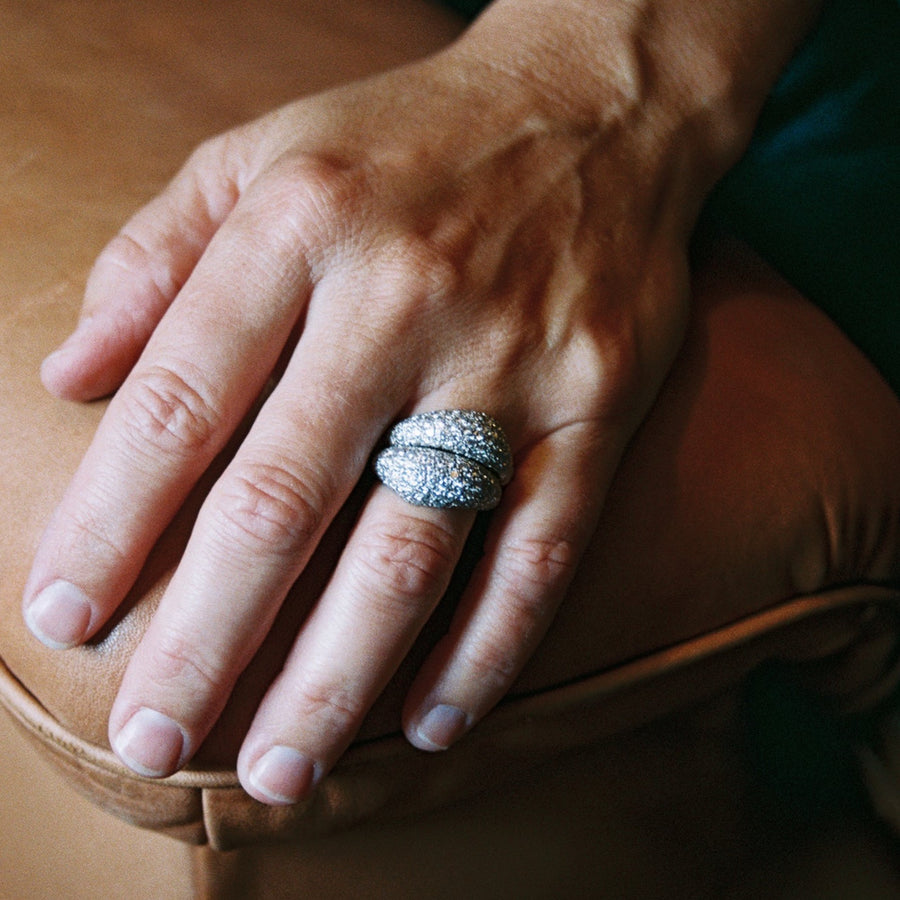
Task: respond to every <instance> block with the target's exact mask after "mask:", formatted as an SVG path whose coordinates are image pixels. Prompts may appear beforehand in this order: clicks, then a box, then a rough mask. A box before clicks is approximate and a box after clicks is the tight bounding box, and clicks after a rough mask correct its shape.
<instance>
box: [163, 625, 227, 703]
mask: <svg viewBox="0 0 900 900" xmlns="http://www.w3.org/2000/svg"><path fill="white" fill-rule="evenodd" d="M205 646H209V642H204V641H199V640H192V639H190V638H189V637H186V636H185V635H183V634H180V633H177V632H173V631H168V632H166V633H165V634H164V636H163V637H162V638H161V639H160V640H159V641H158V642H157V643H156V644H155V645H154V646H153V648H152V650H151V653H150V660H149V663H150V668H149V671H150V678H151V679H152V680H153V681H154V683H155V684H157V686H159V687H161V688H165V689H167V690H169V689H171V688H172V687H173V686H177V688H178V690H179V691H183V692H185V693H189V694H190V695H192V696H198V697H200V696H203V697H208V696H212V695H214V694H215V693H216V692H217V691H218V690H220V689H221V687H222V684H223V681H224V674H225V670H224V664H223V661H222V660H217V659H215V658H213V657H212V656H211V655H209V654H208V653H204V652H203V649H202V648H203V647H205Z"/></svg>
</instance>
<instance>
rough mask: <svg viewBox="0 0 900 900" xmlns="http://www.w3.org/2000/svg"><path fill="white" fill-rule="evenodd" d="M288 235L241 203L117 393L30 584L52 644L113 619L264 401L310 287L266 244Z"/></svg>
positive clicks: (31, 600) (298, 268)
mask: <svg viewBox="0 0 900 900" xmlns="http://www.w3.org/2000/svg"><path fill="white" fill-rule="evenodd" d="M279 228H280V229H281V232H278V229H279ZM284 230H285V226H283V224H282V223H281V222H279V221H277V219H276V220H275V221H273V216H272V214H271V213H270V212H269V211H268V210H267V209H266V207H265V205H264V204H261V203H259V202H249V203H247V204H245V205H244V206H243V207H242V208H239V209H236V210H235V213H234V214H233V216H232V217H231V218H230V219H229V220H228V222H227V223H226V224H225V225H223V226H222V228H221V229H220V230H219V232H218V233H217V235H216V237H215V238H214V240H213V242H212V243H211V245H210V248H209V251H208V253H207V254H206V255H204V257H203V259H202V260H201V262H200V263H199V264H198V265H197V267H196V269H195V271H194V273H193V275H192V276H191V278H190V279H189V281H188V284H187V285H185V287H184V289H183V290H182V291H181V293H180V295H179V297H178V298H177V300H176V301H175V302H174V303H173V304H172V305H171V307H170V309H169V311H168V313H167V314H166V316H165V317H164V318H163V320H162V321H161V322H160V325H159V327H158V328H157V330H156V332H155V333H154V335H153V337H152V339H151V341H150V343H149V344H148V346H147V349H146V352H145V353H144V355H143V356H142V358H141V360H140V361H139V363H138V364H137V366H136V367H135V368H134V370H133V371H132V373H131V375H130V376H129V378H128V379H127V381H126V382H125V384H124V385H123V387H122V388H121V389H120V390H119V392H118V393H117V394H116V396H115V397H114V398H113V400H112V401H111V403H110V405H109V408H108V410H107V412H106V414H105V416H104V419H103V421H102V423H101V425H100V427H99V429H98V432H97V434H96V436H95V439H94V441H93V442H92V444H91V446H90V448H89V450H88V452H87V454H86V455H85V457H84V460H83V461H82V464H81V466H80V467H79V469H78V471H77V473H76V475H75V476H74V478H73V480H72V482H71V484H70V486H69V489H68V490H67V492H66V494H65V496H64V497H63V499H62V501H61V503H60V505H59V507H58V508H57V510H56V512H55V513H54V515H53V517H52V520H51V522H50V524H49V526H48V528H47V530H46V532H45V534H44V536H43V538H42V540H41V542H40V545H39V547H38V550H37V553H36V557H35V561H34V564H33V568H32V573H31V576H30V578H29V581H28V583H27V585H26V589H25V596H24V601H23V602H24V609H25V617H26V621H27V622H28V624H29V626H30V627H31V629H32V631H33V632H34V633H35V634H36V635H37V636H38V637H39V638H40V639H41V640H43V641H44V642H45V643H46V644H48V645H49V646H51V647H65V646H72V645H73V644H76V643H80V642H81V641H83V640H85V639H86V638H87V637H89V636H90V635H92V634H93V633H94V632H95V631H96V630H97V629H98V628H99V627H100V626H101V625H102V624H103V623H104V622H105V621H106V620H107V619H108V617H109V616H110V614H111V613H112V611H113V610H114V609H115V607H116V606H117V604H118V603H119V602H120V601H121V599H122V598H123V596H124V595H125V593H126V592H127V590H128V589H129V587H130V586H131V584H132V583H133V581H134V579H135V578H136V576H137V573H138V572H139V570H140V567H141V566H142V564H143V561H144V559H145V558H146V556H147V554H148V553H149V551H150V548H151V547H152V545H153V543H154V541H155V540H156V538H157V537H158V535H159V534H160V533H161V531H162V529H163V528H164V527H165V525H166V524H167V523H168V522H169V521H170V519H171V518H172V516H173V515H174V513H175V512H176V511H177V509H178V507H179V506H180V505H181V503H182V502H183V500H184V498H185V497H186V495H187V493H188V491H189V490H190V489H191V488H192V487H193V485H194V484H195V483H196V481H197V479H198V478H199V476H200V475H201V474H202V473H203V472H204V471H205V469H206V468H207V467H208V465H209V464H210V462H211V461H212V459H213V458H214V457H215V455H216V454H217V453H218V452H219V451H220V450H221V449H222V447H223V446H224V444H225V442H226V441H227V440H228V438H229V436H230V435H231V434H232V433H233V431H234V430H235V428H236V427H237V426H238V424H239V423H240V421H241V420H242V418H243V417H244V416H245V415H246V413H247V411H248V409H249V408H250V406H251V405H252V403H253V402H254V400H255V399H256V397H257V396H258V395H259V393H260V391H261V389H262V387H263V385H264V384H265V382H266V380H267V378H268V376H269V374H270V373H271V371H272V369H273V367H274V366H275V364H276V362H277V359H278V356H279V354H280V353H281V350H282V348H283V347H284V345H285V342H286V341H287V339H288V336H289V334H290V332H291V329H292V328H293V327H294V326H295V324H296V321H297V316H298V314H299V311H300V310H302V308H303V306H304V303H305V297H306V296H307V295H308V293H309V280H308V273H307V271H306V268H305V266H304V264H303V260H302V258H299V257H298V255H297V254H296V253H294V252H292V247H291V246H289V244H288V242H284V245H283V246H276V248H275V250H274V251H272V252H269V253H267V254H261V253H260V252H259V251H258V249H257V248H258V247H259V246H260V244H261V241H262V236H263V235H265V234H267V233H271V232H272V231H275V232H276V233H284ZM248 298H260V299H259V301H258V302H257V303H252V302H249V301H248Z"/></svg>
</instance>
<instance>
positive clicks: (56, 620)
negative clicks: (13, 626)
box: [25, 581, 92, 650]
mask: <svg viewBox="0 0 900 900" xmlns="http://www.w3.org/2000/svg"><path fill="white" fill-rule="evenodd" d="M91 614H92V609H91V601H90V600H89V599H88V597H87V594H85V593H84V591H82V590H81V589H80V588H77V587H75V585H74V584H70V583H69V582H68V581H54V582H53V584H50V585H48V586H47V587H45V588H44V589H43V590H42V591H41V592H40V593H39V594H38V595H37V597H35V598H34V599H33V600H32V601H31V603H29V604H28V606H27V607H26V608H25V624H26V625H28V627H29V629H30V630H31V633H32V634H33V635H34V636H35V637H36V638H37V639H38V640H39V641H41V642H42V643H44V644H46V645H47V646H48V647H50V648H51V649H53V650H66V649H68V648H69V647H74V646H76V645H77V644H80V643H81V642H82V641H83V640H84V639H85V637H86V636H87V630H88V627H89V626H90V624H91Z"/></svg>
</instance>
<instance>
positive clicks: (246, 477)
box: [217, 462, 325, 556]
mask: <svg viewBox="0 0 900 900" xmlns="http://www.w3.org/2000/svg"><path fill="white" fill-rule="evenodd" d="M324 506H325V504H324V503H323V501H322V500H321V499H320V495H317V494H316V493H315V491H314V490H313V489H312V488H311V486H310V480H309V479H304V478H301V477H300V476H299V475H298V474H295V473H294V472H292V471H291V470H290V468H289V467H288V466H286V465H279V464H278V463H269V462H245V463H243V464H241V466H240V467H239V468H236V469H235V471H234V472H233V473H232V474H231V475H230V477H229V478H228V480H227V482H226V484H225V485H224V486H223V489H222V495H221V496H220V497H219V502H218V507H217V508H218V511H219V515H220V516H221V518H222V520H223V522H224V523H225V526H226V530H227V531H228V532H229V534H230V535H234V534H235V533H236V534H237V535H239V536H240V537H241V538H242V539H244V541H245V542H249V543H250V544H251V545H253V547H254V549H258V548H259V547H260V546H261V547H262V548H264V549H265V550H266V552H270V553H271V552H281V553H283V554H285V555H288V556H291V555H294V554H295V553H296V552H297V551H298V550H299V549H300V548H301V547H302V546H303V545H304V544H305V543H306V542H308V541H310V540H312V539H314V538H315V537H316V535H318V533H319V530H320V529H321V527H322V525H323V523H324V519H325V514H324Z"/></svg>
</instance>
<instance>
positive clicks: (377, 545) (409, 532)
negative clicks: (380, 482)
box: [356, 520, 459, 603]
mask: <svg viewBox="0 0 900 900" xmlns="http://www.w3.org/2000/svg"><path fill="white" fill-rule="evenodd" d="M458 543H459V542H458V539H457V537H456V535H455V534H454V533H453V532H452V531H450V530H449V529H447V528H446V527H443V526H441V525H440V524H438V523H437V522H433V521H410V520H401V521H400V522H393V523H391V525H390V526H389V527H385V528H382V529H380V530H378V531H375V532H374V533H372V534H369V535H368V536H367V537H366V538H365V539H364V540H363V541H362V543H361V545H360V547H359V548H358V551H357V556H356V559H357V562H358V565H359V566H360V567H361V572H360V577H361V580H363V581H364V582H367V583H371V584H374V585H376V586H377V588H376V589H377V591H378V594H379V595H380V596H382V597H384V598H385V599H386V600H387V601H388V602H391V603H396V602H398V601H399V602H408V601H420V600H422V599H423V598H433V597H436V596H440V595H441V594H442V593H443V592H444V590H445V588H446V585H447V581H448V579H449V577H450V573H451V572H452V571H453V567H454V565H455V563H456V558H457V555H458V549H459V548H458Z"/></svg>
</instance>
